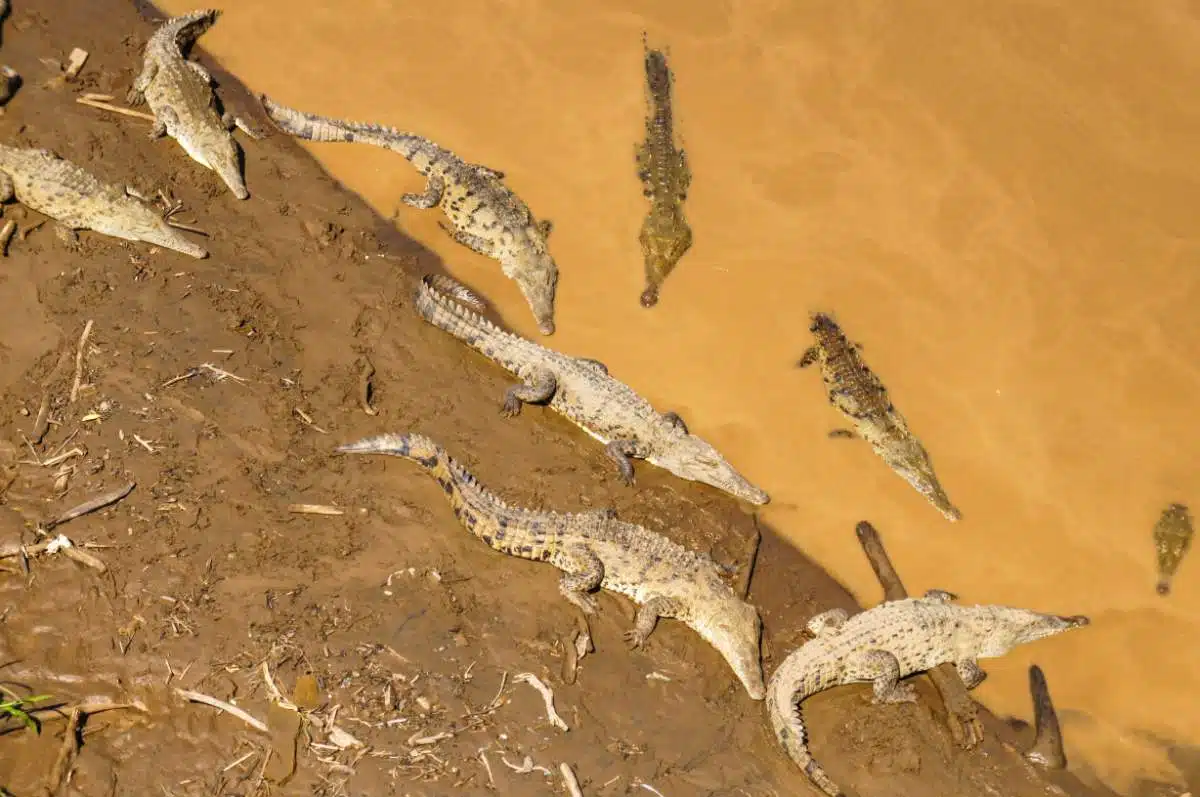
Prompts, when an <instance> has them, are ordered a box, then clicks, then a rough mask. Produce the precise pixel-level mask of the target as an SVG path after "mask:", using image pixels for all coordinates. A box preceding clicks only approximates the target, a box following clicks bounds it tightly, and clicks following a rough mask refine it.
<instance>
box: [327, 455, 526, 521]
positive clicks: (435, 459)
mask: <svg viewBox="0 0 1200 797" xmlns="http://www.w3.org/2000/svg"><path fill="white" fill-rule="evenodd" d="M334 450H335V451H336V452H337V453H339V454H388V455H390V456H394V457H403V458H404V459H408V460H411V461H413V462H415V463H417V464H418V465H420V466H421V467H423V468H425V470H427V471H428V472H429V475H431V476H432V477H433V479H434V481H436V482H437V483H438V485H439V486H440V487H441V488H442V491H443V492H444V493H446V497H447V498H449V500H450V506H451V508H452V509H453V510H454V516H455V517H457V518H458V520H459V522H460V523H462V524H463V525H464V526H466V528H467V529H468V530H470V531H471V532H472V533H473V534H475V536H477V537H483V535H484V534H485V533H486V531H485V530H486V529H488V528H490V527H491V526H492V525H494V524H493V523H491V522H489V519H490V518H494V517H496V516H497V515H498V514H501V513H504V512H509V511H511V510H510V508H509V506H508V504H506V503H504V501H502V500H500V498H498V497H497V496H496V495H494V494H492V493H491V492H490V491H489V490H488V489H487V488H485V487H484V486H483V485H481V484H480V483H479V482H478V481H476V479H475V477H474V476H472V475H471V473H470V472H469V471H468V470H467V469H466V468H464V467H463V466H462V465H460V464H459V463H458V462H456V461H455V460H454V458H453V457H451V456H450V454H449V452H447V451H446V449H444V448H442V447H441V446H440V445H438V444H437V443H435V442H434V441H433V440H431V439H429V438H428V437H425V436H424V435H420V434H411V433H410V434H381V435H376V436H375V437H367V438H364V439H362V440H358V441H356V442H354V443H346V444H344V445H340V446H338V447H337V448H336V449H334ZM488 542H489V544H490V540H488Z"/></svg>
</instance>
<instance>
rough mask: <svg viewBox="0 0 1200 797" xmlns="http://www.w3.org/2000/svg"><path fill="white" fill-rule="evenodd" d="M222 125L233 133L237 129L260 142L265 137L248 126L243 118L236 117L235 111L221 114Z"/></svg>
mask: <svg viewBox="0 0 1200 797" xmlns="http://www.w3.org/2000/svg"><path fill="white" fill-rule="evenodd" d="M221 124H223V125H225V129H226V130H228V131H230V132H231V133H232V132H233V129H234V128H235V127H236V128H237V129H238V130H241V131H242V132H243V133H245V134H246V135H247V136H249V137H250V138H252V139H254V140H255V141H259V140H261V139H263V138H264V137H265V136H264V135H263V134H262V133H260V132H259V131H257V130H255V129H254V128H252V127H251V126H250V125H248V124H246V121H245V120H244V119H242V117H240V116H234V115H233V111H226V112H225V113H223V114H221Z"/></svg>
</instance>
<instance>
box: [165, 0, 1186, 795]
mask: <svg viewBox="0 0 1200 797" xmlns="http://www.w3.org/2000/svg"><path fill="white" fill-rule="evenodd" d="M162 5H163V6H164V7H165V8H166V10H168V11H171V12H182V11H186V10H191V8H192V7H193V6H192V4H190V3H185V2H181V0H167V1H166V2H164V3H162ZM351 5H352V6H353V12H352V13H347V10H346V9H348V8H349V7H351ZM1084 5H1086V8H1085V7H1084ZM1084 5H1080V4H1077V3H1072V2H1067V0H1040V1H1039V0H1031V1H1030V2H1017V1H1014V2H1007V3H993V2H982V1H981V0H974V1H971V2H967V1H964V2H956V3H945V2H930V1H928V0H926V1H924V2H922V1H921V0H908V2H905V3H867V2H848V3H828V2H805V3H774V2H767V1H766V0H743V1H742V2H724V3H722V2H713V0H703V1H702V2H688V1H687V0H658V1H657V2H643V3H633V2H628V1H627V0H626V1H625V2H620V0H612V1H611V2H608V3H603V4H572V3H562V2H551V1H550V0H523V2H512V3H494V2H491V3H490V2H483V1H482V0H459V2H455V3H445V4H430V5H428V6H422V5H420V4H413V3H398V2H385V0H373V1H372V2H365V1H364V2H358V3H354V4H347V3H341V2H339V3H333V2H321V1H320V0H316V1H314V2H309V3H301V4H296V3H283V2H279V0H239V2H237V3H232V4H230V5H229V7H228V9H227V13H226V15H225V16H224V18H223V19H222V20H221V21H220V22H219V23H218V24H217V26H216V27H215V28H214V29H213V30H212V31H211V32H210V33H209V34H207V35H206V36H205V37H204V38H203V40H202V43H203V45H204V46H205V47H206V48H208V49H209V50H210V51H211V52H213V53H214V54H215V55H216V56H217V57H218V58H220V59H221V60H222V61H223V62H224V64H225V65H226V67H228V68H229V69H230V70H231V71H233V72H236V73H237V74H238V75H239V76H241V77H242V78H243V79H244V80H245V81H246V82H247V83H248V84H249V85H250V86H252V87H253V88H255V89H256V90H259V91H264V92H266V93H268V94H270V95H271V96H272V97H274V98H275V99H277V100H279V101H280V102H283V103H285V104H291V105H294V106H297V107H300V108H302V109H305V110H311V111H316V112H318V113H323V114H327V115H332V116H341V117H346V118H352V119H358V120H366V121H374V122H379V123H383V124H389V125H394V126H397V127H400V128H402V129H406V130H411V131H414V132H418V133H421V134H424V135H427V136H429V137H431V138H433V139H434V140H436V141H438V142H439V143H441V144H443V145H445V146H448V147H450V148H452V149H455V150H456V151H457V152H459V153H460V154H461V155H462V156H463V157H465V158H466V159H468V160H471V161H475V162H479V163H483V164H486V165H488V166H491V167H493V168H496V169H499V170H502V171H504V172H506V173H507V176H508V182H509V184H510V185H511V186H512V187H513V188H514V189H515V190H516V191H517V192H518V193H520V194H521V195H522V196H523V197H524V198H525V199H526V200H527V201H528V203H529V205H530V206H531V208H532V209H533V211H534V213H535V214H537V215H539V216H542V217H546V218H550V219H552V220H553V221H554V223H555V230H554V233H553V235H552V237H551V249H552V252H553V253H554V255H555V256H556V258H557V260H558V262H559V265H560V268H561V271H562V279H561V282H560V287H559V300H558V314H557V318H558V333H557V334H556V335H555V336H554V337H553V338H550V339H548V340H547V341H546V342H548V343H550V344H552V345H553V346H555V347H557V348H560V349H562V350H564V351H567V352H571V353H577V354H582V355H586V356H591V357H596V358H599V359H601V360H603V361H605V362H606V363H607V364H608V365H609V367H610V368H611V370H612V371H613V373H614V374H615V375H617V376H619V377H620V378H622V379H623V380H625V381H627V382H629V383H630V384H631V385H633V386H634V387H636V388H637V389H638V390H640V391H642V392H643V393H644V394H645V395H646V396H648V397H649V398H650V399H651V400H652V401H653V402H654V403H655V404H656V405H657V406H659V407H660V408H662V409H664V410H668V409H674V410H677V411H679V412H680V413H681V414H682V415H683V417H684V418H685V419H686V420H687V421H688V423H689V424H690V425H691V427H692V428H693V430H694V431H696V432H698V433H699V434H701V435H702V436H704V437H707V438H709V439H710V440H712V441H713V442H714V443H716V444H717V445H718V446H719V447H721V448H722V449H723V450H724V451H725V452H726V453H727V455H728V456H729V457H730V459H731V460H733V461H734V462H735V463H737V464H738V465H739V466H740V467H741V468H742V469H743V471H744V472H745V473H746V474H747V475H748V476H749V477H750V478H752V479H753V480H755V481H756V482H757V483H759V484H760V485H761V486H762V487H764V488H765V489H766V490H768V491H769V492H770V493H771V495H772V497H773V501H772V503H771V505H770V506H769V507H767V508H766V510H765V511H764V512H763V516H764V518H765V519H766V520H767V521H768V522H770V523H772V524H773V525H774V526H776V527H777V528H779V529H780V530H781V531H782V532H783V533H784V534H785V535H786V536H787V537H788V538H790V539H791V540H793V541H794V542H795V543H796V544H797V545H799V546H801V547H802V548H803V549H804V550H805V551H807V552H808V553H809V554H810V555H812V556H814V557H815V558H816V559H817V560H818V561H820V562H822V563H823V564H824V565H826V566H827V567H828V568H830V569H831V570H832V571H833V572H835V573H836V574H838V576H839V577H840V578H842V579H843V580H844V581H845V582H846V583H847V584H848V585H849V586H850V587H851V588H852V589H854V590H855V592H856V593H857V594H858V595H859V596H860V600H862V601H863V602H865V603H868V604H869V603H872V602H874V601H876V600H877V599H878V595H879V589H878V585H877V584H876V582H875V580H874V578H873V577H872V575H871V572H870V569H869V568H868V567H867V564H866V562H865V561H864V559H863V557H862V553H861V551H860V550H859V547H858V545H857V542H856V541H855V538H854V535H853V533H852V532H851V529H852V528H853V525H854V523H855V522H856V521H857V520H860V519H862V518H869V519H871V520H872V521H873V522H875V523H876V524H877V525H878V527H879V528H880V529H881V531H882V532H883V533H884V535H885V537H886V539H887V540H888V542H889V545H890V548H891V551H892V553H893V556H894V558H895V560H896V563H897V565H898V567H899V568H900V570H901V572H902V573H903V574H904V576H905V577H906V580H907V581H908V584H909V587H910V589H912V590H914V591H916V590H923V589H927V588H930V587H943V588H946V589H950V590H952V591H954V592H956V593H958V594H959V595H960V596H961V597H962V599H963V600H966V601H972V602H974V601H978V602H999V603H1008V604H1016V605H1022V606H1028V607H1031V608H1038V609H1043V610H1047V611H1056V612H1062V613H1072V614H1073V613H1086V614H1088V615H1090V616H1091V617H1092V619H1093V623H1094V624H1093V626H1092V627H1091V628H1089V629H1087V630H1086V631H1082V632H1077V633H1073V634H1068V635H1066V636H1064V637H1061V638H1058V639H1054V640H1049V641H1046V642H1041V643H1038V644H1036V645H1031V646H1028V647H1027V648H1025V649H1023V650H1018V651H1016V652H1014V653H1012V654H1011V655H1009V656H1007V657H1006V658H1003V659H999V660H994V661H992V662H989V663H987V664H986V667H987V669H988V670H989V672H990V674H991V677H990V678H989V680H988V681H987V682H986V683H985V684H984V685H983V686H982V687H981V688H980V691H979V694H980V695H981V697H982V699H983V700H984V701H985V702H987V703H988V704H989V705H991V706H992V707H993V708H994V709H996V710H997V711H999V712H1001V713H1011V714H1016V715H1020V716H1024V717H1028V715H1029V713H1030V707H1029V696H1028V690H1027V684H1026V675H1025V672H1026V668H1027V667H1028V665H1029V664H1030V663H1032V662H1035V661H1036V662H1037V663H1039V664H1041V665H1042V667H1043V668H1044V669H1045V671H1046V673H1047V677H1048V679H1049V682H1050V685H1051V688H1052V690H1053V692H1054V695H1055V698H1056V700H1057V702H1058V704H1059V706H1060V708H1061V709H1062V710H1063V712H1064V714H1065V716H1064V727H1065V731H1066V733H1067V735H1068V745H1069V749H1068V753H1069V755H1070V756H1072V761H1073V763H1074V764H1076V765H1078V764H1080V763H1082V762H1086V763H1087V764H1089V765H1090V766H1092V767H1094V768H1096V769H1097V771H1098V772H1100V773H1101V774H1102V775H1103V776H1105V777H1106V778H1107V779H1108V780H1109V781H1110V782H1111V783H1112V784H1113V785H1114V786H1116V787H1118V788H1126V787H1128V785H1129V783H1130V779H1131V777H1132V776H1133V775H1134V774H1136V773H1139V772H1142V773H1152V774H1156V775H1168V776H1169V775H1170V774H1171V768H1170V767H1169V765H1167V764H1166V759H1165V757H1164V756H1163V755H1162V753H1161V752H1159V751H1158V750H1157V749H1156V748H1155V747H1154V746H1153V745H1152V744H1151V743H1150V742H1149V741H1147V740H1146V738H1145V735H1146V734H1147V733H1152V734H1155V735H1158V736H1162V737H1168V738H1171V739H1174V740H1177V741H1179V742H1182V743H1185V744H1189V745H1198V744H1200V668H1198V667H1197V666H1196V665H1197V653H1198V652H1200V563H1197V562H1185V563H1184V565H1183V567H1182V568H1181V569H1180V572H1179V575H1178V577H1177V579H1176V582H1175V591H1174V593H1173V594H1172V595H1171V596H1170V597H1169V598H1167V599H1162V598H1159V597H1158V596H1156V595H1155V593H1154V582H1155V573H1154V554H1153V548H1152V544H1151V539H1150V530H1151V527H1152V526H1153V523H1154V521H1155V519H1156V518H1157V517H1158V513H1159V512H1160V510H1161V509H1162V507H1163V506H1164V505H1165V504H1167V503H1168V502H1171V501H1181V502H1185V503H1197V502H1200V485H1197V480H1196V477H1195V462H1196V456H1197V451H1198V450H1200V428H1198V426H1197V424H1196V423H1195V412H1194V410H1195V407H1196V399H1195V398H1194V396H1195V395H1196V393H1197V391H1200V372H1198V370H1197V368H1196V366H1195V364H1194V363H1195V361H1196V354H1197V352H1198V351H1200V331H1198V329H1200V325H1198V323H1197V321H1196V316H1195V307H1196V306H1197V302H1198V300H1200V241H1197V238H1196V213H1197V209H1198V208H1200V159H1198V158H1197V157H1196V148H1197V142H1200V105H1197V102H1196V96H1197V92H1198V91H1200V6H1197V5H1196V4H1195V3H1188V2H1183V0H1152V1H1151V0H1148V1H1147V2H1142V3H1136V4H1133V3H1117V2H1112V1H1111V0H1096V1H1095V2H1090V3H1087V4H1084ZM643 29H648V30H649V32H650V35H651V38H652V41H655V42H662V43H666V44H668V45H669V48H670V54H671V60H672V66H673V68H674V70H675V72H676V79H677V85H676V97H677V104H678V113H677V118H678V120H679V125H680V128H681V132H682V135H683V138H684V142H685V145H686V148H687V150H688V154H689V157H690V159H691V164H692V169H693V171H694V173H695V178H694V181H693V188H692V191H691V196H690V198H689V201H688V216H689V218H690V220H691V222H692V225H693V227H694V229H695V244H694V246H693V248H692V250H691V252H690V253H689V254H688V255H687V256H686V257H685V258H684V260H683V261H682V262H681V264H680V266H679V268H678V269H677V270H676V271H675V273H674V274H672V276H671V277H670V279H669V280H668V281H667V283H666V285H665V287H664V289H663V293H662V301H661V302H660V304H659V305H658V307H656V308H655V309H653V310H649V311H648V310H645V309H643V308H641V307H640V306H639V304H638V296H639V294H640V292H641V286H642V273H641V263H640V255H639V251H638V245H637V240H636V238H637V229H638V225H639V224H640V221H641V216H642V214H643V213H644V211H645V204H644V200H643V199H642V197H641V194H640V191H639V186H638V182H637V178H636V176H635V168H634V162H633V152H634V144H635V142H636V140H637V139H638V138H639V136H640V135H641V125H642V117H643V113H644V109H643V97H642V80H643V77H642V73H641V46H642V45H641V31H642V30H643ZM249 146H253V144H250V145H249ZM312 151H313V152H314V153H315V154H316V155H317V157H319V158H320V159H321V160H322V161H323V162H324V163H325V164H326V165H327V166H328V168H329V169H330V170H331V171H332V172H333V173H334V174H335V175H337V176H338V177H339V178H340V179H341V180H343V181H344V182H345V183H346V184H348V185H349V186H350V187H352V188H353V189H355V190H357V191H359V192H361V193H362V194H363V195H364V196H365V197H366V198H367V199H368V200H369V201H370V202H371V203H373V204H374V205H375V206H376V207H377V208H378V209H379V210H380V211H382V212H384V213H389V214H390V213H391V212H392V211H393V210H394V209H395V208H396V205H397V198H398V196H399V195H400V194H401V193H403V192H405V191H414V190H421V188H422V186H423V183H422V181H421V179H420V177H419V176H418V175H417V174H416V172H415V171H414V170H413V169H412V167H411V166H410V165H409V164H407V163H406V162H405V161H403V160H402V159H401V158H400V157H399V156H397V155H394V154H392V153H388V152H385V151H381V150H375V149H372V148H368V147H357V146H349V145H344V144H325V145H318V146H313V147H312ZM250 189H251V192H253V190H254V187H253V185H251V186H250ZM251 201H253V200H251ZM440 218H441V215H440V213H439V212H436V211H430V212H422V211H416V210H412V209H404V210H403V211H402V213H401V215H400V223H401V224H402V225H403V226H404V227H405V228H406V229H407V230H408V231H410V232H411V233H412V234H413V235H414V236H415V237H417V238H418V239H419V240H421V241H423V242H424V243H425V244H426V245H428V246H429V247H430V248H432V249H434V250H435V251H437V252H438V253H439V254H441V255H442V256H443V257H444V258H445V259H446V261H447V262H448V264H449V267H450V268H451V270H453V271H454V272H455V273H457V274H458V275H460V276H461V277H463V278H464V279H465V280H467V281H468V282H469V283H470V284H472V285H474V286H476V287H477V288H478V289H480V290H481V291H482V292H483V293H484V294H485V295H486V296H487V297H489V298H490V299H491V300H492V301H494V303H495V304H496V305H497V306H498V307H499V308H500V309H501V310H502V311H503V313H504V317H505V319H506V320H507V322H508V323H509V324H511V325H512V326H513V327H515V328H516V329H517V330H518V331H520V332H522V333H524V334H530V335H536V332H535V330H534V326H533V324H532V321H531V317H530V314H529V312H528V309H527V307H526V306H525V304H524V302H523V301H522V299H521V298H520V295H519V294H518V292H517V289H516V287H515V286H514V285H513V284H512V283H511V282H509V281H508V280H506V279H505V278H504V277H503V276H502V275H501V273H500V270H499V268H498V267H497V266H496V264H494V263H493V262H492V261H489V260H487V259H485V258H482V257H479V256H477V255H474V254H473V253H470V252H469V251H467V250H465V249H463V248H462V247H460V246H458V245H457V244H455V243H453V242H451V241H450V239H449V238H448V237H447V236H446V235H445V234H444V233H442V232H441V231H440V230H439V229H438V227H437V222H438V220H439V219H440ZM816 309H823V310H826V311H830V312H833V313H835V314H836V315H837V316H838V318H839V319H840V320H841V321H842V323H843V325H844V326H845V328H846V329H847V330H848V332H849V334H850V336H851V337H852V338H854V339H856V340H859V341H861V342H862V343H863V344H864V347H865V348H864V356H865V357H866V358H867V361H868V363H870V364H871V365H872V366H873V367H874V368H875V369H876V371H877V372H878V373H879V374H880V375H881V377H882V378H883V380H884V381H885V383H886V384H887V385H888V386H889V387H890V388H891V390H892V393H893V398H894V400H895V401H896V403H897V405H898V407H899V408H900V410H901V411H902V412H903V413H904V414H905V415H906V416H907V417H908V420H909V422H910V424H911V426H912V427H913V429H914V431H915V432H916V433H917V434H918V435H919V436H920V437H922V438H923V440H924V441H925V443H926V444H927V447H928V448H929V450H930V451H931V453H932V454H933V457H934V460H935V464H936V466H937V468H938V471H939V473H940V474H941V476H942V481H943V483H944V485H945V486H946V488H947V490H948V491H949V492H950V494H951V497H952V498H953V499H954V500H955V502H956V503H957V504H958V505H959V506H960V507H961V509H962V511H963V513H964V519H963V521H962V522H961V523H959V524H951V523H948V522H946V521H945V520H943V519H942V518H941V517H940V516H939V515H938V514H937V513H936V512H935V511H934V510H933V509H932V508H931V507H929V506H928V505H926V504H925V503H924V502H923V501H922V500H921V499H920V497H919V496H918V495H917V494H916V493H915V492H913V491H912V490H911V489H910V488H909V487H907V486H906V485H905V484H904V483H903V482H901V481H900V479H898V478H897V477H896V476H894V475H892V474H891V473H890V472H889V471H888V470H887V469H886V468H885V466H883V465H882V463H881V462H879V461H878V460H877V459H875V457H874V456H873V455H872V453H871V452H870V450H869V449H868V448H867V447H866V446H865V445H863V444H861V443H856V442H852V441H843V440H830V439H827V438H826V432H827V431H828V430H829V429H830V428H832V427H834V426H837V425H838V424H839V423H840V419H839V418H838V417H837V416H836V415H835V413H834V411H833V410H832V409H831V408H830V407H829V406H828V405H827V404H826V402H825V400H824V396H823V392H822V388H821V385H820V380H819V379H818V378H817V376H816V375H815V374H813V373H811V372H807V371H799V370H797V369H795V368H794V367H793V363H794V362H795V360H796V359H797V358H798V357H799V356H800V354H801V352H802V351H803V349H804V348H805V347H806V346H807V345H808V343H809V336H808V333H807V314H808V313H809V311H811V310H816ZM413 388H414V389H420V386H419V385H414V386H413ZM499 422H500V421H499V420H498V421H497V423H499ZM767 564H768V565H769V563H767Z"/></svg>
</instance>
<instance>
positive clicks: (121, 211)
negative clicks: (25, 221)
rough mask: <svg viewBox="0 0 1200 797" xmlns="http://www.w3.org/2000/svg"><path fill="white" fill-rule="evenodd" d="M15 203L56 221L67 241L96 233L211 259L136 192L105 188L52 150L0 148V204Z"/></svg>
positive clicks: (91, 176) (95, 178)
mask: <svg viewBox="0 0 1200 797" xmlns="http://www.w3.org/2000/svg"><path fill="white" fill-rule="evenodd" d="M13 197H16V199H17V201H18V202H20V203H21V204H22V205H25V206H26V207H28V208H30V209H32V210H36V211H37V212H38V213H41V214H44V215H46V216H49V217H50V218H52V219H54V220H55V221H57V222H58V224H59V227H58V230H59V235H60V237H63V238H64V239H70V238H71V237H73V234H74V231H75V230H95V231H96V232H98V233H103V234H104V235H111V236H113V237H115V238H123V239H125V240H126V241H144V242H145V243H149V244H155V245H157V246H162V247H165V248H167V249H173V250H175V251H176V252H182V253H183V254H185V255H191V256H192V257H196V258H203V257H207V256H208V252H207V251H205V249H204V248H203V247H201V246H197V245H196V244H194V243H192V242H191V241H189V240H188V239H186V238H184V237H183V236H182V235H181V234H180V233H178V232H177V231H176V230H174V229H172V228H171V226H170V225H169V224H167V221H166V219H164V218H163V215H162V213H160V212H159V211H158V210H156V209H155V208H154V207H153V206H152V205H150V204H149V203H147V202H145V201H144V200H142V199H141V198H140V197H137V196H134V195H133V194H132V191H131V189H129V188H127V187H120V186H116V185H112V184H109V183H105V182H103V181H101V180H100V179H99V178H97V177H96V176H95V175H93V174H91V173H90V172H87V171H85V170H83V169H81V168H80V167H78V166H76V165H75V164H74V163H71V162H70V161H67V160H63V159H62V158H60V157H59V156H58V155H57V154H56V153H54V152H52V151H50V150H45V149H26V148H20V147H9V146H4V145H2V144H0V202H7V201H8V200H10V199H12V198H13Z"/></svg>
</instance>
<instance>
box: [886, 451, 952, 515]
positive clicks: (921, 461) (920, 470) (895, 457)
mask: <svg viewBox="0 0 1200 797" xmlns="http://www.w3.org/2000/svg"><path fill="white" fill-rule="evenodd" d="M875 449H876V451H877V452H878V453H879V455H880V456H881V457H882V458H883V461H884V462H886V463H887V464H888V467H890V468H891V469H892V470H894V471H895V472H896V473H898V474H900V478H902V479H904V481H906V482H908V483H909V484H910V485H912V487H913V489H915V490H916V491H917V492H919V493H920V494H921V495H923V496H925V500H927V501H928V502H929V503H931V504H933V506H934V507H935V508H936V509H937V510H938V511H939V512H941V513H942V515H943V516H945V518H946V519H947V520H949V521H951V522H954V521H956V520H961V519H962V512H960V511H959V510H958V507H956V506H954V504H952V503H951V502H950V497H949V496H948V495H946V491H945V490H943V489H942V485H941V483H940V482H939V481H938V478H937V475H936V474H934V472H933V462H932V461H931V460H930V458H929V454H928V452H926V451H925V447H924V446H922V445H921V443H920V441H918V440H917V439H916V438H915V437H910V436H906V437H904V438H902V439H895V438H893V439H890V440H887V441H886V442H884V443H881V444H877V445H876V446H875Z"/></svg>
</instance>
